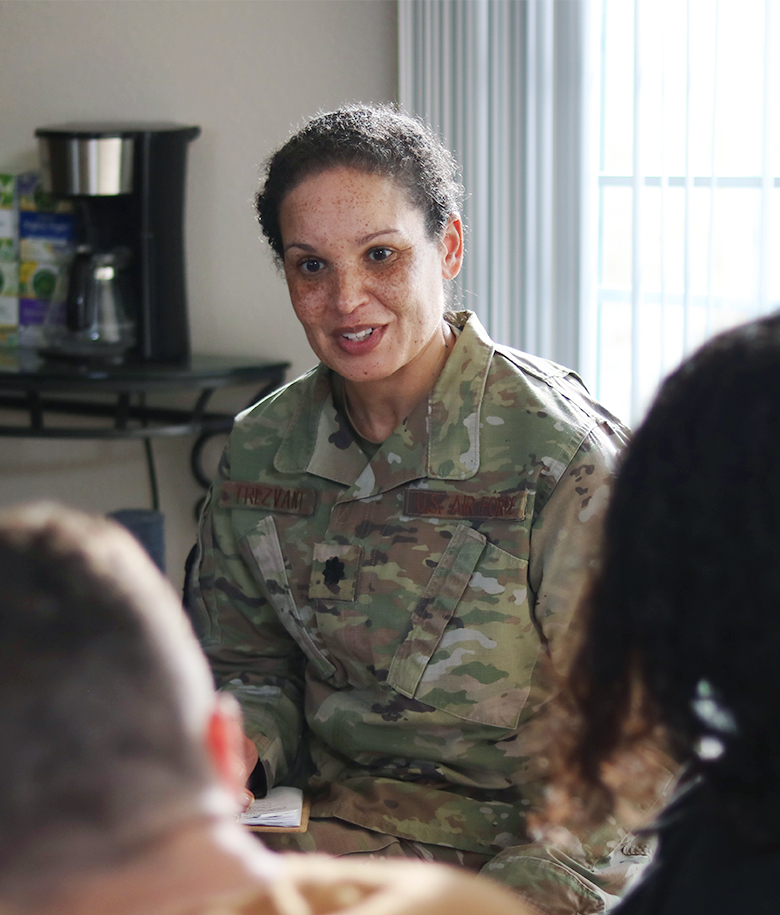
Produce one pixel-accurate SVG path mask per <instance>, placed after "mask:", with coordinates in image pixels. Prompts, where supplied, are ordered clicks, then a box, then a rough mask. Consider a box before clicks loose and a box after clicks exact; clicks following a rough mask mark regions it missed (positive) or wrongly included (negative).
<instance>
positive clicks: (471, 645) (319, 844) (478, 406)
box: [190, 106, 625, 913]
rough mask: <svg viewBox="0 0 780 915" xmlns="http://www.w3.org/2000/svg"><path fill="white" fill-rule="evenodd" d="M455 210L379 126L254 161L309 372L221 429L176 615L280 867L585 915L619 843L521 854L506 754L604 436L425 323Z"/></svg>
mask: <svg viewBox="0 0 780 915" xmlns="http://www.w3.org/2000/svg"><path fill="white" fill-rule="evenodd" d="M460 195H461V188H460V186H459V184H458V182H457V180H456V168H455V164H454V161H453V159H452V157H451V156H450V154H449V153H448V152H447V151H446V150H445V149H444V148H443V147H442V146H441V144H440V143H438V141H437V140H436V139H435V138H434V137H433V136H432V134H431V133H430V131H428V130H427V129H426V128H424V127H423V126H422V125H421V124H420V123H419V122H418V121H416V120H414V119H412V118H409V117H407V116H405V115H403V114H400V113H398V112H397V111H395V110H394V109H392V108H387V107H366V106H350V107H347V108H343V109H339V110H338V111H335V112H332V113H329V114H325V115H322V116H320V117H317V118H315V119H314V120H312V121H311V122H309V123H308V124H307V125H306V126H305V127H304V128H303V129H302V130H300V131H299V132H298V133H296V134H295V135H294V136H293V137H292V138H291V139H290V140H289V141H288V142H287V143H286V144H285V145H284V146H283V147H282V148H281V149H280V150H279V151H277V153H275V155H274V156H272V158H271V159H270V161H269V163H268V169H267V174H266V180H265V183H264V186H263V188H262V190H261V191H260V193H259V194H258V197H257V209H258V215H259V219H260V223H261V226H262V228H263V232H264V233H265V235H266V237H267V239H268V241H269V243H270V245H271V248H272V249H273V252H274V254H275V256H276V258H277V259H278V262H279V264H280V265H281V267H282V268H283V270H284V275H285V278H286V280H287V285H288V288H289V292H290V298H291V301H292V305H293V308H294V310H295V312H296V315H297V316H298V318H299V319H300V321H301V323H302V324H303V327H304V328H305V331H306V334H307V337H308V340H309V342H310V344H311V346H312V349H313V350H314V352H315V354H316V355H317V357H318V358H319V360H320V364H319V365H318V366H317V367H316V368H315V369H313V370H312V371H311V372H309V373H308V374H307V375H304V376H303V377H302V378H299V379H298V380H297V381H294V382H293V383H292V384H289V385H288V386H286V387H285V388H283V389H282V390H280V391H278V392H276V393H274V394H272V395H271V396H269V397H267V398H266V399H265V400H263V401H262V402H261V403H259V404H257V405H256V406H255V407H253V408H251V409H250V410H248V411H246V412H245V413H243V414H242V415H240V416H239V417H238V418H237V421H236V425H235V428H234V431H233V433H232V435H231V438H230V441H229V443H228V446H227V449H226V451H225V454H224V456H223V460H222V462H221V466H220V471H219V478H218V480H217V481H216V482H215V484H214V486H213V487H212V491H211V493H210V495H209V498H208V501H207V503H206V506H205V509H204V513H203V517H202V521H201V528H200V536H199V557H200V558H199V562H198V564H197V565H198V569H197V572H196V576H195V578H196V579H197V580H196V581H195V582H194V585H193V592H192V597H191V601H190V603H191V605H192V609H193V615H194V618H195V620H196V625H197V626H198V628H199V630H200V633H201V638H202V644H203V646H204V648H205V650H206V652H207V654H208V656H209V658H210V661H211V664H212V668H213V670H214V673H215V676H216V678H217V681H218V684H219V685H220V686H221V688H223V689H226V690H229V691H231V692H232V693H234V694H235V695H236V696H237V698H238V699H239V701H240V703H241V705H242V708H243V711H244V716H245V727H246V733H247V767H248V769H249V770H252V769H254V774H253V781H252V784H253V786H254V787H255V790H256V791H264V790H265V786H266V785H268V786H270V785H274V784H280V783H289V782H297V783H300V784H302V785H303V787H304V788H305V789H306V790H307V791H308V792H309V793H310V794H311V795H312V798H313V803H312V818H311V820H310V826H309V831H308V832H307V833H305V834H302V835H298V834H292V835H289V836H280V837H277V838H276V842H275V844H276V847H295V848H302V849H304V850H314V849H320V850H324V851H329V852H332V853H338V854H342V853H343V854H348V853H364V854H372V855H374V856H389V855H410V856H417V857H422V858H427V859H437V860H443V861H451V862H454V863H460V864H463V865H465V866H468V867H470V868H472V869H475V870H478V869H484V870H485V872H486V873H490V874H491V875H493V876H495V877H496V878H498V879H501V880H503V881H505V882H507V883H509V884H512V885H514V886H516V887H517V888H518V890H519V891H520V892H521V893H522V894H523V895H525V897H526V898H528V899H529V900H531V901H532V902H533V903H534V904H535V905H536V906H537V907H538V908H539V909H540V910H541V911H544V912H551V913H552V912H562V913H569V912H571V913H573V912H578V913H589V912H598V911H602V910H603V908H604V906H605V902H606V900H607V899H608V898H609V896H610V894H612V893H614V892H616V890H617V888H618V887H619V885H620V878H619V876H618V877H615V879H614V880H612V878H609V879H608V878H606V877H604V878H603V879H602V878H601V877H600V876H599V875H598V874H597V869H598V867H597V865H598V866H600V865H601V864H605V863H606V862H607V854H606V853H607V847H606V843H607V841H611V846H612V847H614V846H615V845H616V844H618V842H617V839H616V837H615V836H614V835H613V834H611V833H610V834H609V836H607V835H605V834H600V835H598V836H592V837H591V838H590V840H586V841H585V844H584V850H583V854H582V856H581V858H580V859H579V860H576V861H575V860H573V859H571V858H569V857H567V856H566V855H564V854H563V853H562V852H558V851H557V850H556V849H554V848H550V847H546V846H541V845H537V844H535V843H534V842H533V841H532V839H531V838H530V837H529V836H528V834H527V831H526V826H525V813H526V810H527V809H528V807H529V805H530V804H531V803H532V802H534V801H535V800H536V798H537V797H538V795H539V792H540V788H541V785H542V781H543V779H542V776H541V774H540V773H539V772H538V771H536V769H535V766H534V760H533V758H532V754H531V752H530V750H529V749H528V747H527V745H526V742H525V734H526V728H527V724H528V722H529V720H530V719H531V718H532V717H533V716H534V713H535V712H536V711H537V709H538V708H539V705H540V704H541V703H543V702H545V701H546V699H547V698H548V697H549V695H550V690H551V687H550V685H549V677H550V671H551V670H552V669H553V668H556V667H558V668H560V666H561V663H562V658H563V653H564V636H565V634H566V632H567V629H568V628H569V625H570V622H571V619H572V613H573V608H574V607H575V605H576V604H577V601H578V599H579V596H580V593H581V591H582V589H583V586H584V584H585V581H586V578H587V575H588V572H589V570H590V568H591V567H592V566H593V564H594V563H595V561H596V556H597V544H598V538H599V527H600V520H601V515H602V511H603V508H604V506H605V504H606V501H607V496H608V493H609V487H610V483H611V476H612V468H613V466H614V462H615V459H616V456H617V454H618V451H619V449H620V447H621V446H622V444H623V443H624V441H625V430H624V428H623V427H622V426H621V425H620V424H619V423H618V422H617V421H616V420H615V419H614V418H613V417H612V416H610V414H608V413H607V412H606V411H605V410H603V409H602V408H601V407H600V406H599V405H598V404H596V403H595V402H594V401H593V400H592V399H591V398H590V397H589V396H588V394H587V392H586V390H585V389H584V387H583V385H582V383H581V382H580V380H579V379H578V378H577V377H576V376H575V375H574V374H573V373H571V372H569V371H568V370H566V369H564V368H561V367H560V366H557V365H554V364H552V363H550V362H547V361H545V360H542V359H537V358H534V357H532V356H528V355H525V354H523V353H519V352H517V351H515V350H512V349H509V348H507V347H503V346H499V345H497V344H495V343H494V342H493V341H492V340H491V339H490V338H489V337H488V335H487V334H486V332H485V330H484V328H483V327H482V325H481V324H480V323H479V321H478V320H477V318H476V316H474V315H473V314H470V313H468V312H460V313H458V314H454V313H451V312H449V311H448V310H447V307H446V303H445V298H446V295H445V286H446V284H447V283H448V282H449V281H450V280H452V279H453V278H454V277H455V276H456V275H457V273H458V271H459V269H460V265H461V261H462V258H463V228H462V223H461V218H460V215H459V202H460ZM258 760H259V762H258ZM618 870H619V868H618ZM613 873H614V871H613ZM610 880H612V882H610Z"/></svg>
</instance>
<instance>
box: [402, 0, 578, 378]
mask: <svg viewBox="0 0 780 915" xmlns="http://www.w3.org/2000/svg"><path fill="white" fill-rule="evenodd" d="M589 8H590V4H589V3H586V2H582V3H580V2H578V3H568V2H567V3H551V2H537V0H511V2H506V0H401V2H400V5H399V17H400V18H399V71H400V102H401V105H402V107H403V108H405V109H406V110H407V111H410V112H411V113H414V114H417V115H419V116H421V117H422V118H424V119H425V120H426V121H427V122H428V123H429V124H430V125H431V126H432V127H433V128H434V130H436V131H437V132H438V133H439V134H440V136H441V137H442V138H443V140H444V142H445V143H446V144H447V146H448V147H449V148H450V149H451V150H452V151H453V153H454V154H455V156H456V158H457V159H458V161H459V163H460V164H461V167H462V179H463V183H464V186H465V188H466V194H467V196H466V201H465V205H464V214H463V215H464V219H465V223H466V229H467V243H466V258H465V262H464V267H463V270H462V273H461V277H460V292H461V298H462V303H463V305H464V306H465V307H467V308H471V309H473V310H474V311H475V312H477V314H478V315H479V316H480V318H481V319H482V320H483V322H484V323H485V325H486V326H487V328H488V330H489V332H490V333H491V335H492V336H493V337H494V338H495V339H497V340H499V341H501V342H504V343H508V344H510V345H513V346H516V347H518V348H520V349H524V350H526V351H528V352H532V353H536V354H538V355H541V356H546V357H548V358H552V359H555V360H556V361H559V362H562V363H565V364H567V365H570V366H573V367H577V365H578V364H579V361H580V332H579V330H580V315H581V313H582V307H581V306H582V294H581V289H582V283H583V237H584V236H585V237H587V239H590V238H591V235H590V234H588V233H584V232H583V225H584V220H585V219H586V215H585V212H584V210H583V205H582V204H583V199H584V195H583V191H582V182H583V169H584V168H586V167H587V165H588V163H589V161H590V157H589V156H588V155H586V150H585V146H586V143H585V142H584V140H583V131H582V125H583V116H582V112H583V95H584V93H585V92H587V91H590V90H591V89H592V81H589V80H587V79H586V78H585V71H586V56H587V55H586V52H587V49H588V47H589V44H588V42H586V41H585V40H584V37H583V36H584V34H585V32H586V23H587V15H586V13H587V11H588V10H589ZM592 164H593V163H592V162H590V166H591V167H592Z"/></svg>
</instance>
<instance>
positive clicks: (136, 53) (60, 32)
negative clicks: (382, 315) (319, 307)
mask: <svg viewBox="0 0 780 915" xmlns="http://www.w3.org/2000/svg"><path fill="white" fill-rule="evenodd" d="M396 57H397V39H396V2H395V0H147V2H142V0H71V2H62V0H0V117H1V118H2V127H0V171H2V170H6V169H22V168H27V167H35V166H36V164H37V159H36V148H35V140H34V135H33V134H34V130H35V128H36V127H38V126H41V125H44V124H52V123H58V122H63V121H68V120H169V121H176V122H179V123H186V124H198V125H200V127H201V128H202V135H201V136H200V138H199V139H197V140H196V141H195V142H194V143H193V144H191V146H190V151H189V173H188V197H187V221H186V233H187V274H188V287H189V309H190V326H191V335H192V346H193V351H195V352H202V353H219V354H228V355H240V356H247V355H248V356H257V357H258V358H268V359H273V360H279V359H283V360H289V361H290V362H292V363H293V369H292V371H291V377H292V375H293V374H298V373H300V372H301V371H304V370H305V369H307V368H308V367H309V366H310V365H311V364H312V363H313V357H312V355H311V353H310V351H309V349H308V346H307V344H306V341H305V338H304V336H303V334H302V332H301V331H300V329H299V328H298V326H297V323H296V321H295V318H294V316H293V315H292V312H291V310H290V307H289V303H288V300H287V295H286V291H285V289H284V286H283V283H282V281H281V279H280V278H279V276H278V274H277V273H276V271H275V269H274V268H273V266H272V265H271V261H270V257H269V256H268V252H267V250H266V249H265V247H264V245H263V244H262V243H261V242H260V240H259V229H258V228H257V225H256V223H255V222H254V218H253V215H252V210H251V198H252V194H253V192H254V190H255V184H256V179H257V175H258V173H259V166H260V163H261V162H262V160H263V159H264V157H265V156H266V155H267V154H268V153H269V152H270V151H271V150H272V149H273V148H274V147H275V146H276V145H278V144H279V143H280V142H281V141H282V140H283V139H284V138H285V137H286V136H287V134H288V132H289V131H290V129H291V128H292V127H294V126H295V125H298V124H300V123H301V122H302V121H303V120H304V119H305V118H306V117H307V116H309V115H311V114H314V113H315V112H316V111H318V110H319V109H322V108H324V109H327V108H331V107H334V106H336V105H338V104H341V103H343V102H345V101H355V100H360V101H387V100H394V99H395V98H396V97H397V64H396ZM248 396H249V394H248V392H246V391H242V392H235V393H234V394H232V395H229V396H226V397H224V398H223V405H224V407H225V408H226V409H230V410H231V411H233V410H236V409H240V408H241V407H243V406H244V402H243V401H244V398H245V397H248ZM0 419H2V417H0ZM190 445H191V441H190V440H189V439H174V440H168V441H166V440H157V441H156V442H155V445H154V449H155V457H156V460H157V465H158V474H159V477H160V488H161V508H162V510H163V512H164V513H165V523H166V536H167V553H168V569H169V577H170V578H171V579H172V580H173V581H174V582H175V583H176V584H178V583H179V581H180V578H181V571H180V570H181V568H182V564H183V561H184V557H185V555H186V553H187V550H188V548H189V546H190V543H191V541H192V540H193V539H194V536H195V524H194V521H193V518H192V508H193V504H194V502H195V500H196V499H197V498H198V497H199V495H200V494H201V491H200V489H199V488H198V487H197V485H196V484H195V483H194V481H193V480H192V479H191V478H190V474H189V470H188V466H189V465H188V449H189V447H190ZM217 451H218V449H217ZM212 457H213V458H214V459H215V455H213V456H212ZM39 496H46V497H51V498H56V499H60V500H63V501H67V502H68V503H70V504H73V505H76V506H78V507H81V508H84V509H87V510H91V511H99V512H104V511H111V510H114V509H118V508H148V507H150V501H149V492H148V484H147V477H146V471H145V464H144V461H143V449H142V446H141V444H140V443H139V442H116V443H106V442H102V443H100V442H74V441H63V440H54V441H45V442H42V441H40V440H32V439H7V438H4V439H0V505H3V504H9V503H12V502H17V501H19V500H21V499H28V498H34V497H39Z"/></svg>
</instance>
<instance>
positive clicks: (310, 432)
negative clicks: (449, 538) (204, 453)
mask: <svg viewBox="0 0 780 915" xmlns="http://www.w3.org/2000/svg"><path fill="white" fill-rule="evenodd" d="M452 323H453V325H454V326H455V328H456V329H459V330H460V333H459V335H458V339H457V340H456V342H455V346H454V348H453V351H452V354H451V355H450V357H449V359H448V360H447V362H446V363H445V365H444V369H443V370H442V373H441V375H440V376H439V379H438V380H437V382H436V384H435V386H434V388H433V390H432V391H431V393H430V394H429V396H428V398H427V399H425V400H423V401H422V402H421V403H420V404H418V405H417V406H416V407H415V409H414V410H413V411H412V412H411V414H410V415H409V416H408V417H407V419H406V420H404V422H403V423H401V424H400V425H399V426H398V427H397V428H396V429H395V431H394V432H393V433H392V435H391V436H390V437H389V438H388V439H387V441H385V442H384V444H383V445H382V447H381V448H380V449H379V450H378V451H377V453H376V455H375V456H374V458H373V459H372V460H371V461H369V460H368V459H367V457H366V455H365V454H364V453H363V451H362V450H361V448H360V446H359V445H358V443H357V442H356V441H355V438H354V436H353V435H352V432H351V430H350V428H349V426H348V425H347V423H346V421H345V420H344V418H343V416H342V415H341V414H340V413H339V412H338V411H337V410H336V407H335V405H334V403H333V391H332V387H331V377H332V372H331V370H330V369H328V368H326V367H325V366H324V365H320V366H319V367H318V368H317V370H316V371H315V374H314V383H313V387H312V389H311V396H310V397H309V398H307V399H306V401H305V402H303V403H301V405H300V407H299V410H298V413H297V415H296V416H295V418H294V419H293V422H292V423H291V424H290V426H289V429H288V431H287V434H286V435H285V438H284V439H283V441H282V444H281V446H280V448H279V450H278V452H277V453H276V457H275V460H274V466H275V468H276V469H277V470H279V471H280V472H282V473H311V474H314V475H315V476H319V477H323V478H324V479H326V480H331V481H333V482H334V483H340V484H342V485H344V486H347V487H348V491H347V492H346V493H345V494H344V496H343V497H342V499H340V500H339V501H342V500H344V501H348V500H350V499H364V498H368V497H370V496H372V495H379V494H380V493H382V492H386V491H387V490H389V489H394V488H395V487H397V486H401V485H404V484H405V483H408V482H410V481H412V480H416V479H420V478H421V477H430V478H431V479H439V480H466V479H469V478H470V477H473V476H474V474H476V472H477V470H478V469H479V458H480V454H479V415H480V407H481V404H482V399H483V397H484V393H485V385H486V382H487V374H488V369H489V367H490V362H491V359H492V357H493V352H494V349H495V346H494V344H493V341H492V340H491V339H490V337H488V335H487V332H486V331H485V329H484V327H483V326H482V324H481V323H480V322H479V320H478V319H477V317H476V315H474V314H472V313H471V312H467V311H464V312H459V313H458V314H457V315H456V316H455V319H454V320H453V322H452Z"/></svg>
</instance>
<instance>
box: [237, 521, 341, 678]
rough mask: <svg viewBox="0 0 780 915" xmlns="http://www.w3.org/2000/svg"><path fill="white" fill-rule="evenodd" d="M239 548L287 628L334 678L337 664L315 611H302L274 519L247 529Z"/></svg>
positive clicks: (323, 671)
mask: <svg viewBox="0 0 780 915" xmlns="http://www.w3.org/2000/svg"><path fill="white" fill-rule="evenodd" d="M239 549H240V550H241V553H242V554H243V556H244V558H245V559H246V560H247V565H248V566H249V568H250V569H251V571H252V574H253V575H254V577H255V579H256V581H257V583H258V585H259V586H260V588H261V589H262V591H263V593H264V594H265V596H266V598H267V599H268V601H269V603H270V604H271V606H272V607H273V608H274V610H275V611H276V615H277V616H278V617H279V619H280V620H281V622H282V625H283V626H284V628H285V629H286V630H287V631H288V632H289V633H290V635H291V636H292V637H293V638H294V639H295V641H296V642H297V643H298V644H299V645H300V647H301V648H302V649H303V651H304V652H305V653H306V655H307V656H308V658H309V660H310V661H311V662H312V664H314V666H315V667H316V669H317V672H318V673H319V675H320V676H321V677H322V678H323V679H326V680H327V679H329V678H332V677H333V675H334V674H335V673H336V667H335V666H334V664H333V663H332V662H331V660H330V659H329V658H328V656H327V652H326V650H325V648H324V646H323V645H322V644H321V639H320V638H319V632H318V630H317V629H316V627H315V626H314V623H313V619H311V616H312V613H311V610H310V609H309V608H308V607H305V608H304V609H303V611H301V610H299V608H298V605H297V604H296V602H295V597H294V596H293V592H292V589H291V588H290V582H289V578H288V574H287V567H286V565H285V561H284V555H283V553H282V547H281V544H280V543H279V535H278V533H277V531H276V525H275V523H274V519H273V518H272V517H271V516H270V515H269V516H268V517H266V518H263V519H262V521H259V522H258V523H257V524H256V525H255V526H254V527H253V528H252V529H251V530H249V531H247V532H246V534H244V536H243V537H242V538H241V539H240V540H239Z"/></svg>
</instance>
